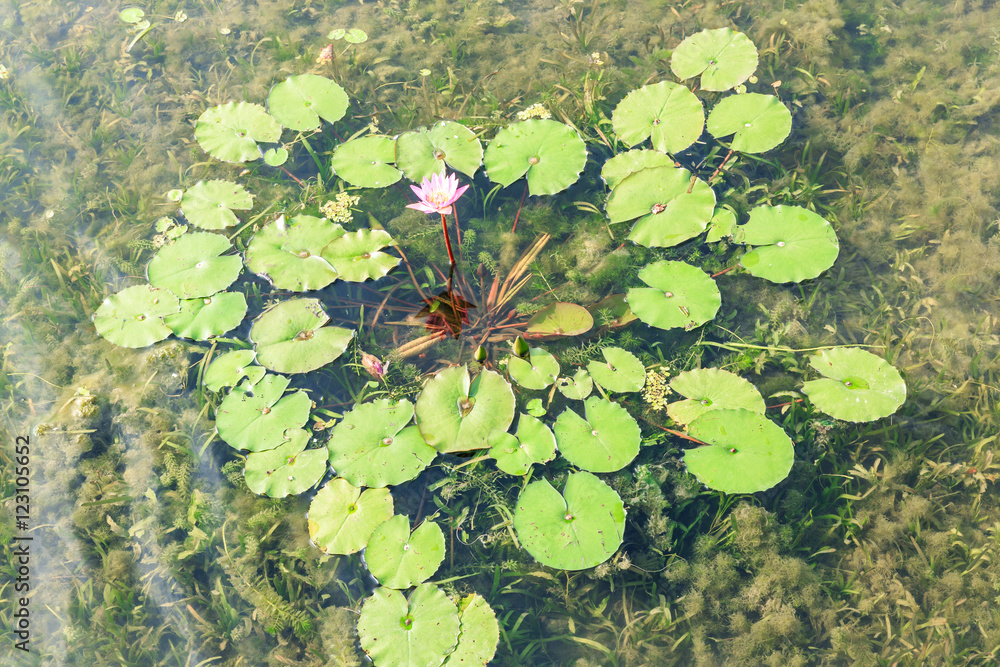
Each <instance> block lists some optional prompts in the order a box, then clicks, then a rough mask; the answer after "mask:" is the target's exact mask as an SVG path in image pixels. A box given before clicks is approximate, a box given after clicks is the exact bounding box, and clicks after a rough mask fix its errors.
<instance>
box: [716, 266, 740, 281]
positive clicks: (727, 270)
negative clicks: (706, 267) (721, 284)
mask: <svg viewBox="0 0 1000 667" xmlns="http://www.w3.org/2000/svg"><path fill="white" fill-rule="evenodd" d="M739 266H740V265H739V264H733V265H732V266H730V267H729V268H728V269H722V270H721V271H719V272H718V273H713V274H712V277H713V278H718V277H719V276H721V275H722V274H723V273H729V272H730V271H732V270H733V269H737V268H739Z"/></svg>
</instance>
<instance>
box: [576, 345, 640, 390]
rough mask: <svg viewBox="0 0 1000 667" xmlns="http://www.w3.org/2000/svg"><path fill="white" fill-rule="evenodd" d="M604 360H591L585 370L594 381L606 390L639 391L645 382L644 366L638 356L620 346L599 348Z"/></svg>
mask: <svg viewBox="0 0 1000 667" xmlns="http://www.w3.org/2000/svg"><path fill="white" fill-rule="evenodd" d="M601 354H603V355H604V362H600V361H596V360H594V361H591V362H590V363H589V364H587V370H588V371H589V372H590V377H592V378H593V379H594V382H596V383H597V384H599V385H601V386H602V387H604V388H605V389H607V390H608V391H617V392H625V391H639V390H640V389H642V387H643V385H645V384H646V368H645V366H643V365H642V362H641V361H639V358H638V357H636V356H635V355H634V354H632V353H631V352H629V351H627V350H623V349H622V348H620V347H605V348H602V349H601Z"/></svg>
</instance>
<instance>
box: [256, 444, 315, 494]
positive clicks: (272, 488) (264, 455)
mask: <svg viewBox="0 0 1000 667" xmlns="http://www.w3.org/2000/svg"><path fill="white" fill-rule="evenodd" d="M288 437H289V440H288V441H287V442H285V443H283V444H281V445H278V446H277V447H275V448H274V449H271V450H268V451H265V452H257V453H255V454H249V455H247V462H246V467H245V468H244V470H243V478H244V479H245V480H246V483H247V486H248V487H250V490H251V491H253V492H254V493H256V494H257V495H259V496H270V497H271V498H284V497H285V496H288V495H293V496H294V495H298V494H300V493H302V492H303V491H306V490H307V489H311V488H312V487H313V486H314V485H315V484H316V483H317V482H318V481H319V480H321V479H323V475H325V474H326V469H327V468H326V449H325V448H319V449H309V450H307V449H306V445H307V444H309V438H311V437H312V434H311V433H310V432H309V431H304V430H302V429H295V430H292V431H289V432H288Z"/></svg>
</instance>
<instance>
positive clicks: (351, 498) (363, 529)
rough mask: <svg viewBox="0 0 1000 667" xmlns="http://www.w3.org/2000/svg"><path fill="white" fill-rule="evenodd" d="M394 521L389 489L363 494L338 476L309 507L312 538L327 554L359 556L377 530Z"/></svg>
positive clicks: (310, 536)
mask: <svg viewBox="0 0 1000 667" xmlns="http://www.w3.org/2000/svg"><path fill="white" fill-rule="evenodd" d="M391 518H392V494H390V493H389V489H366V490H365V491H364V492H362V491H361V489H359V488H357V487H354V486H351V483H350V482H348V481H347V480H346V479H341V478H339V477H338V478H336V479H331V480H330V481H329V482H327V483H326V485H325V486H324V487H323V488H322V489H320V490H319V491H318V492H317V493H316V496H315V497H314V498H313V500H312V503H311V504H310V505H309V515H308V523H309V539H311V540H312V541H313V543H314V544H315V545H316V546H317V547H318V548H319V550H320V551H322V552H323V553H327V554H339V555H347V554H353V553H357V552H358V551H361V550H362V549H364V548H365V545H366V544H368V539H369V538H370V537H371V536H372V533H374V532H375V528H377V527H378V526H379V524H381V523H382V522H384V521H388V520H389V519H391ZM380 590H381V589H380Z"/></svg>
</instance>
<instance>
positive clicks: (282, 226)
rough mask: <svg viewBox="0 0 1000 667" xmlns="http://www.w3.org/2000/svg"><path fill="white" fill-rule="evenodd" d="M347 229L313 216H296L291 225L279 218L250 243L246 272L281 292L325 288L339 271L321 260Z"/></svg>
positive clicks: (254, 236)
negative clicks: (326, 250)
mask: <svg viewBox="0 0 1000 667" xmlns="http://www.w3.org/2000/svg"><path fill="white" fill-rule="evenodd" d="M343 235H344V228H343V227H341V226H340V225H338V224H334V223H331V222H328V221H327V220H324V219H323V218H317V217H315V216H312V215H297V216H295V217H294V218H292V219H291V221H289V222H285V217H284V216H279V217H278V219H277V220H275V221H274V222H270V223H268V224H266V225H264V226H263V227H261V228H260V230H258V231H257V233H256V234H254V235H253V238H252V239H250V245H249V246H247V252H246V261H247V268H248V269H250V270H251V271H253V272H254V273H256V274H257V275H258V276H261V277H262V278H266V279H267V280H268V281H270V283H271V284H272V285H274V286H275V287H276V288H278V289H287V290H292V291H293V292H304V291H306V290H315V289H321V288H323V287H326V286H327V285H329V284H330V283H332V282H333V281H334V280H336V279H337V277H338V275H339V274H338V273H337V270H336V269H334V268H333V266H331V265H330V263H329V262H328V261H326V259H324V258H323V257H322V252H323V248H325V247H326V246H327V245H328V244H329V243H330V242H332V241H333V240H334V239H338V238H340V237H342V236H343Z"/></svg>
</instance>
